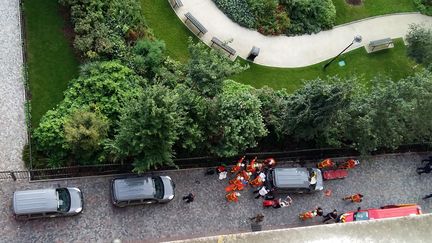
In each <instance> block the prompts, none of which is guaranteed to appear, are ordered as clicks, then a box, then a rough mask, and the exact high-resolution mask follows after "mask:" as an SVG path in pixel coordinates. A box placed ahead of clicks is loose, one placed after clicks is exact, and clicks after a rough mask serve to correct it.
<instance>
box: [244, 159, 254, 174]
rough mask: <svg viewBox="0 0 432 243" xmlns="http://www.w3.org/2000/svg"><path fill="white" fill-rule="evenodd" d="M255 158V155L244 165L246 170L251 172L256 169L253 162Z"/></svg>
mask: <svg viewBox="0 0 432 243" xmlns="http://www.w3.org/2000/svg"><path fill="white" fill-rule="evenodd" d="M256 160H257V158H256V157H255V158H254V159H253V160H252V161H251V162H250V163H249V164H248V165H247V166H246V171H247V172H252V173H254V172H255V171H256V169H255V162H256Z"/></svg>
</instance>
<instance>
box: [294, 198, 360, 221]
mask: <svg viewBox="0 0 432 243" xmlns="http://www.w3.org/2000/svg"><path fill="white" fill-rule="evenodd" d="M342 200H344V201H350V202H352V203H360V202H362V201H363V195H362V194H360V193H356V194H353V195H350V196H346V197H343V198H342ZM316 216H321V217H323V218H324V219H323V223H326V222H327V221H329V220H333V221H334V222H336V223H338V222H345V217H346V214H340V215H338V212H337V210H336V209H334V210H333V211H332V212H330V213H327V214H325V215H324V211H323V209H322V208H321V207H317V208H315V209H314V210H311V211H306V212H303V213H301V214H299V218H300V219H301V220H308V219H312V218H315V217H316Z"/></svg>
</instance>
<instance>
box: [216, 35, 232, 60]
mask: <svg viewBox="0 0 432 243" xmlns="http://www.w3.org/2000/svg"><path fill="white" fill-rule="evenodd" d="M211 42H212V43H211V45H210V46H211V47H213V45H217V46H218V47H220V48H221V49H222V50H224V51H226V52H228V54H229V57H231V56H233V55H235V53H236V51H235V50H234V49H233V48H232V47H230V46H228V45H227V44H225V43H223V42H222V41H221V40H219V39H218V38H216V37H213V38H212V39H211Z"/></svg>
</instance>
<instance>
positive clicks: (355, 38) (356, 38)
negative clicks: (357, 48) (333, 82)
mask: <svg viewBox="0 0 432 243" xmlns="http://www.w3.org/2000/svg"><path fill="white" fill-rule="evenodd" d="M361 41H362V37H361V35H356V36H355V37H354V39H353V41H352V42H351V43H350V44H349V45H348V46H347V47H345V49H343V50H342V51H341V52H340V53H339V54H337V56H335V57H333V59H331V60H330V62H328V63H326V65H324V68H323V69H324V70H325V69H326V68H327V67H328V66H329V65H330V63H332V62H333V61H334V60H336V58H338V57H339V56H340V55H342V53H344V52H345V51H346V50H347V49H348V48H350V47H351V46H352V45H354V43H360V42H361Z"/></svg>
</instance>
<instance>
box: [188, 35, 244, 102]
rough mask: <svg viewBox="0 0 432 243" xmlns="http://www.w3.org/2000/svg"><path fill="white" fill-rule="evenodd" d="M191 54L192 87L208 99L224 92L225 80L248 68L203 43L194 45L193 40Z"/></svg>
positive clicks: (189, 71) (189, 67)
mask: <svg viewBox="0 0 432 243" xmlns="http://www.w3.org/2000/svg"><path fill="white" fill-rule="evenodd" d="M189 53H190V60H189V63H188V64H187V77H188V78H189V83H190V86H191V87H193V88H194V89H196V90H197V91H198V92H199V93H200V94H202V95H203V96H206V97H210V98H211V97H214V96H216V95H217V94H218V93H220V92H221V90H222V83H223V80H225V79H226V78H227V77H230V76H232V75H234V74H237V73H240V72H241V71H243V70H245V69H246V68H247V67H245V66H241V65H240V63H239V62H234V63H233V62H231V61H230V60H228V59H227V58H226V57H225V56H224V55H223V54H221V53H220V52H218V51H216V50H214V49H209V48H208V47H207V46H205V45H204V44H202V43H196V44H193V42H192V39H189Z"/></svg>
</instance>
